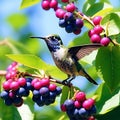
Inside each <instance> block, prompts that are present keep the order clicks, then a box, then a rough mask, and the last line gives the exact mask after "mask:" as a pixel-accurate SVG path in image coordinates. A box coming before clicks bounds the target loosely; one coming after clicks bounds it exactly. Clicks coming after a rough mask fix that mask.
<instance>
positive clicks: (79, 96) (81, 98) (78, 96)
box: [75, 92, 86, 102]
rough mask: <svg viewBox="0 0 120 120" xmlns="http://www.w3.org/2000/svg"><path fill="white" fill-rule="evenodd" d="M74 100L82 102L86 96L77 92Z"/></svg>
mask: <svg viewBox="0 0 120 120" xmlns="http://www.w3.org/2000/svg"><path fill="white" fill-rule="evenodd" d="M75 99H76V100H77V101H79V102H82V101H84V100H85V99H86V95H85V93H84V92H78V93H77V94H76V95H75Z"/></svg>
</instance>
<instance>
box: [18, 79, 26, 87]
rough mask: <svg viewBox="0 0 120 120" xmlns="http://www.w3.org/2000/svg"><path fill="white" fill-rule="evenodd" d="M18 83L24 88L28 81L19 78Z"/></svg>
mask: <svg viewBox="0 0 120 120" xmlns="http://www.w3.org/2000/svg"><path fill="white" fill-rule="evenodd" d="M17 82H18V83H19V85H20V86H24V85H25V84H26V79H25V78H23V77H21V78H18V80H17Z"/></svg>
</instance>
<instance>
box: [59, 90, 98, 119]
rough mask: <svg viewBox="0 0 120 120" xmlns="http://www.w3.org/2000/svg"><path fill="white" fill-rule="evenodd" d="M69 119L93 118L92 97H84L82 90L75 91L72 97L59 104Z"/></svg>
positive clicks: (93, 106)
mask: <svg viewBox="0 0 120 120" xmlns="http://www.w3.org/2000/svg"><path fill="white" fill-rule="evenodd" d="M61 110H62V111H64V112H66V113H67V115H68V116H69V118H70V120H95V118H94V116H93V115H94V114H95V113H96V107H95V105H94V100H93V99H92V98H89V99H86V95H85V93H84V92H80V91H79V92H77V93H76V94H75V96H74V98H73V99H68V100H66V101H65V102H64V103H63V104H62V105H61Z"/></svg>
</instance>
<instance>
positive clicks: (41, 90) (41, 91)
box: [39, 87, 49, 96]
mask: <svg viewBox="0 0 120 120" xmlns="http://www.w3.org/2000/svg"><path fill="white" fill-rule="evenodd" d="M39 92H40V95H42V96H47V95H49V89H48V88H47V87H42V88H41V89H40V90H39Z"/></svg>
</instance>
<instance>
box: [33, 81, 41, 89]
mask: <svg viewBox="0 0 120 120" xmlns="http://www.w3.org/2000/svg"><path fill="white" fill-rule="evenodd" d="M41 87H42V85H41V82H40V81H37V82H36V83H34V88H35V89H36V90H39V89H40V88H41Z"/></svg>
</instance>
